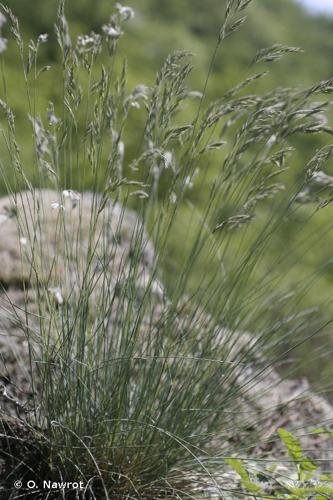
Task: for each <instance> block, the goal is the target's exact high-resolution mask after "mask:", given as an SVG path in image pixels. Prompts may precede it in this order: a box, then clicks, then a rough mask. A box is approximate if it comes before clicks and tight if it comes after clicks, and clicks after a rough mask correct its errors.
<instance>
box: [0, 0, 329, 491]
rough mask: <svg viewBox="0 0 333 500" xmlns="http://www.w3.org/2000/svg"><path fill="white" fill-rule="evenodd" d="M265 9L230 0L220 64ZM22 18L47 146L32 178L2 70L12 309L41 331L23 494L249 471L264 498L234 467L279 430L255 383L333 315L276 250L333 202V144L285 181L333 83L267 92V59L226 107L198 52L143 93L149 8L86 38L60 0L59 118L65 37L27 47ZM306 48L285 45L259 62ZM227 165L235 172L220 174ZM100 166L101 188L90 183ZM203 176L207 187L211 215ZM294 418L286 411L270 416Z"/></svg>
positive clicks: (182, 57) (170, 66)
mask: <svg viewBox="0 0 333 500" xmlns="http://www.w3.org/2000/svg"><path fill="white" fill-rule="evenodd" d="M249 3H250V1H249V0H238V1H228V2H227V3H226V5H227V6H226V11H225V18H224V23H223V26H222V27H221V30H220V33H219V37H218V40H217V45H216V49H215V52H214V54H213V56H212V62H211V64H212V65H213V63H214V58H215V57H216V56H217V54H218V51H219V50H220V47H221V46H222V45H223V42H224V40H225V39H226V38H227V37H228V36H230V35H232V34H233V33H234V32H236V31H237V30H238V29H239V28H240V27H241V25H242V23H243V22H244V21H245V18H244V12H245V10H246V7H247V6H248V4H249ZM2 12H3V15H4V16H5V17H6V18H7V22H8V25H9V28H10V31H11V41H10V43H14V42H16V44H17V50H18V57H19V58H20V59H21V62H22V71H23V75H24V80H25V84H26V103H27V126H30V127H31V136H32V148H33V152H34V171H33V175H31V174H30V173H29V174H28V172H27V169H26V166H25V165H23V164H22V162H21V156H20V144H19V137H18V136H17V133H16V129H15V116H14V112H13V111H12V109H11V105H10V102H7V99H6V71H5V66H4V65H2V78H3V82H2V90H3V94H2V95H3V97H2V98H1V101H0V108H1V112H2V118H1V120H2V123H5V124H6V125H5V126H3V128H2V140H3V149H4V151H5V153H4V157H3V158H4V159H3V160H1V162H0V169H1V174H2V176H3V179H4V181H5V183H6V186H7V191H8V198H7V199H6V200H5V202H4V204H3V206H2V207H1V215H0V217H1V218H0V224H3V227H7V232H8V231H9V232H10V233H11V234H12V235H16V236H15V237H14V236H13V238H14V239H13V240H11V241H10V242H9V241H8V242H5V243H4V244H5V245H12V248H11V252H10V254H11V256H12V257H13V255H15V251H16V257H15V258H16V259H17V260H16V261H15V262H16V267H15V269H14V271H15V272H16V273H17V275H16V278H15V283H16V284H17V283H18V282H20V288H19V294H18V295H15V297H14V295H13V293H12V289H11V286H12V283H13V280H12V275H6V273H5V271H3V275H2V278H1V282H2V288H3V290H2V297H3V299H4V300H5V302H6V305H5V306H2V309H3V310H4V315H5V316H6V318H7V320H8V321H11V322H12V323H13V324H14V323H15V324H16V326H17V328H18V330H19V331H20V334H21V335H23V336H24V338H25V339H26V341H27V346H28V349H27V352H26V358H25V362H26V377H28V379H29V387H30V389H29V390H30V392H29V397H26V396H27V393H25V397H24V398H23V399H24V401H23V402H21V403H20V402H19V400H20V397H19V396H18V395H17V396H16V397H17V400H16V399H15V397H14V398H12V396H10V393H9V392H8V393H4V399H5V400H6V401H7V403H8V405H9V406H10V403H11V404H12V406H13V407H14V409H15V412H16V414H17V415H18V416H19V421H18V422H16V424H14V423H12V424H8V422H6V420H3V422H2V427H3V431H2V434H1V436H2V437H1V439H2V444H3V448H2V449H3V451H2V452H1V457H2V459H3V461H4V465H3V467H2V469H1V474H2V477H3V478H4V479H2V478H1V481H2V486H3V488H4V491H6V494H8V498H20V497H19V496H15V495H18V493H17V492H16V493H15V491H14V489H12V484H13V482H14V479H15V480H21V481H22V482H23V485H26V484H27V480H28V479H29V480H33V481H35V482H36V485H37V489H36V490H34V497H35V498H44V497H45V494H46V493H45V490H43V489H42V488H41V486H40V485H41V484H42V481H43V480H44V479H49V480H54V481H63V482H66V481H73V480H74V479H75V481H83V483H84V485H85V486H84V489H83V490H80V491H78V490H75V491H73V492H71V491H69V490H66V493H64V491H63V490H61V488H60V491H59V488H58V489H57V491H56V492H51V493H49V494H48V495H49V496H48V497H47V498H53V497H52V495H54V498H81V497H82V498H97V499H100V498H128V499H129V498H147V499H148V498H151V499H155V498H195V497H197V498H202V497H203V496H204V495H207V497H209V495H210V494H213V493H211V492H215V493H214V494H215V495H220V496H221V497H222V498H223V497H224V495H225V498H228V497H227V493H226V490H227V489H228V488H229V487H228V486H226V485H227V484H228V482H227V480H226V478H225V477H224V478H222V480H219V479H218V476H217V472H218V471H219V472H221V471H224V470H226V468H227V464H229V466H230V464H231V465H232V466H233V468H234V469H236V472H238V473H239V474H240V476H241V477H242V479H243V485H242V486H241V487H239V489H238V490H235V491H234V493H232V494H234V496H233V497H232V498H236V496H237V495H238V494H239V495H242V494H245V493H244V490H241V488H242V487H243V488H244V487H245V488H246V489H247V490H248V493H246V494H247V495H249V496H252V495H255V494H256V493H257V494H258V495H259V494H261V493H260V492H259V490H257V491H255V487H254V486H253V484H254V483H253V482H252V480H251V477H250V475H248V474H249V473H248V472H247V470H245V469H242V465H240V464H239V463H238V462H235V461H234V462H233V461H232V459H231V457H237V456H240V457H244V456H245V457H246V455H247V453H250V452H251V453H252V451H253V450H254V449H255V447H256V444H257V440H258V439H259V438H260V430H261V429H259V428H258V427H259V426H258V421H257V419H258V414H257V413H256V411H255V410H254V407H253V405H252V406H251V403H248V400H251V389H252V388H253V387H254V386H256V384H258V383H259V382H260V383H262V379H263V377H266V376H267V377H268V376H269V373H270V370H271V369H272V366H273V365H274V364H275V365H276V364H280V363H281V360H283V359H284V358H285V357H286V356H287V355H289V354H290V353H291V352H292V350H293V349H295V348H296V347H300V346H301V345H303V344H304V343H306V342H307V341H308V340H309V339H311V338H312V337H313V336H315V335H319V334H320V332H321V331H322V330H323V329H324V327H325V326H326V325H327V324H328V323H329V321H324V320H323V318H322V316H321V315H320V314H319V309H318V307H315V306H316V305H315V304H314V305H313V307H309V308H306V309H304V307H303V305H302V297H303V295H304V291H305V290H306V287H307V286H309V284H311V282H312V280H313V279H315V278H314V277H313V276H310V277H309V278H307V279H306V280H303V281H302V282H299V283H297V286H296V287H295V288H294V289H293V290H292V292H291V291H290V290H288V289H286V288H285V287H284V283H283V279H282V278H281V276H280V275H279V273H278V272H276V270H277V269H278V266H276V268H274V269H273V270H271V271H269V272H265V273H264V272H263V267H262V262H263V260H264V256H265V253H266V252H269V249H270V245H271V244H272V241H274V233H275V231H276V229H277V228H278V227H279V226H280V225H281V224H284V223H285V221H287V220H288V217H290V216H291V215H292V214H294V213H295V212H296V211H297V210H299V207H300V202H304V201H314V202H316V198H315V194H313V190H311V189H312V187H313V185H314V184H316V185H317V187H318V186H319V187H324V188H325V187H327V186H330V185H331V183H332V180H331V178H328V177H327V176H325V175H323V173H321V170H322V167H323V165H324V163H325V162H326V161H327V160H329V159H330V158H331V156H332V151H333V150H332V147H331V146H329V147H326V148H324V149H322V150H321V151H318V152H317V153H316V154H315V156H314V157H313V159H312V160H311V161H310V162H309V163H308V164H307V165H305V166H304V179H303V181H302V185H301V186H297V187H296V186H291V185H288V184H286V183H285V177H284V174H285V171H286V169H287V167H288V166H289V165H291V164H292V160H291V159H290V158H292V153H293V151H292V148H291V147H290V145H289V140H290V138H292V137H293V136H294V135H295V134H318V133H323V134H324V133H328V134H331V133H332V130H331V129H330V128H329V127H328V125H327V124H326V122H325V121H324V120H323V119H322V116H323V113H325V110H326V108H327V106H328V102H327V101H326V98H327V99H328V96H329V95H330V94H331V93H332V92H333V80H327V81H324V82H321V83H318V84H314V85H312V86H310V87H308V88H305V89H301V88H297V89H293V88H286V89H285V88H278V89H274V90H272V91H270V92H268V93H266V94H260V95H257V94H255V93H251V94H248V93H247V87H248V86H249V85H251V84H252V85H253V83H255V82H256V80H257V79H258V78H262V77H264V76H265V75H264V74H263V73H260V72H258V73H257V72H256V71H255V70H254V73H253V75H251V76H250V77H249V78H247V79H246V80H245V81H244V82H241V83H239V85H237V86H236V87H234V88H232V89H230V90H229V91H228V92H227V93H225V94H224V95H222V96H221V98H220V99H219V100H218V101H216V102H213V103H210V102H207V99H206V89H207V86H208V85H209V74H208V76H207V78H206V81H205V82H204V85H203V92H202V93H199V92H197V91H193V90H191V89H190V88H189V87H188V79H189V76H190V73H191V71H192V60H193V58H192V55H191V54H188V53H184V52H177V53H174V54H172V55H170V56H169V57H168V58H167V60H166V61H165V63H164V65H163V67H162V68H161V70H160V71H159V72H158V74H157V76H156V80H155V82H154V84H153V85H151V86H147V85H145V84H138V85H137V86H136V87H135V88H134V89H128V88H127V62H126V61H119V58H118V44H119V43H120V40H121V38H122V37H123V36H125V32H126V26H127V23H128V22H130V21H131V18H132V17H133V15H134V14H135V13H134V11H133V10H132V9H131V8H128V7H124V6H121V5H119V4H117V5H116V7H115V9H114V12H113V14H112V16H111V18H110V20H109V22H108V23H106V24H105V25H103V26H101V29H100V31H99V33H90V34H89V35H81V36H79V37H78V38H77V39H73V38H72V36H71V32H70V29H69V25H68V22H67V19H66V17H65V9H64V2H63V1H60V3H59V9H58V19H57V23H56V36H57V41H58V45H59V54H60V55H59V57H61V60H62V74H61V75H57V81H56V83H55V84H56V85H59V86H61V87H62V89H63V93H62V101H61V102H60V103H52V102H50V104H49V107H48V109H46V110H44V109H43V110H40V109H39V106H38V85H39V81H40V79H41V78H42V77H43V73H44V72H45V71H49V70H50V69H49V67H48V66H44V67H40V66H39V59H38V57H39V51H40V50H42V46H43V44H46V43H48V37H47V35H44V34H41V35H40V36H39V37H38V39H37V40H35V41H30V42H29V43H28V45H26V43H25V41H24V40H23V38H22V36H21V32H20V28H19V23H18V20H17V18H16V17H15V16H14V15H13V13H12V12H11V11H10V9H9V8H7V7H6V6H2ZM1 19H2V18H1ZM1 40H2V39H1ZM3 43H4V42H3ZM0 48H1V44H0ZM0 50H1V49H0ZM295 51H297V49H295V48H293V47H292V48H290V47H284V46H280V45H275V46H273V47H271V48H269V49H267V50H262V51H260V52H259V53H258V54H257V55H256V56H255V57H254V60H253V66H254V65H255V64H258V63H262V62H272V61H275V60H277V59H279V58H280V57H282V56H284V55H285V54H286V53H289V52H295ZM4 52H5V51H4ZM1 57H5V54H1ZM322 96H324V97H325V99H323V98H322ZM193 100H196V101H195V102H196V103H197V104H196V105H193ZM188 101H190V102H191V103H192V104H191V106H190V108H188V107H187V103H188ZM189 109H190V111H189ZM135 113H137V114H139V117H140V123H141V124H142V126H141V128H140V130H139V133H138V137H140V140H139V141H138V150H137V155H136V157H135V158H131V159H128V158H127V157H126V152H127V150H126V140H127V129H126V127H127V124H128V122H129V121H130V120H131V119H132V117H133V114H135ZM211 161H214V162H218V163H219V165H220V169H219V174H218V176H214V178H211V177H210V172H209V166H210V162H211ZM83 175H84V176H87V175H89V176H90V178H91V192H89V193H87V192H85V193H82V192H81V191H80V176H81V177H82V176H83ZM194 183H202V185H203V186H204V189H207V204H206V206H205V209H204V210H203V211H200V212H199V211H198V210H197V208H196V203H195V200H193V199H192V198H191V188H192V186H193V184H194ZM311 186H312V187H311ZM208 193H209V194H208ZM305 198H306V199H305ZM329 201H330V199H329V198H327V199H326V200H325V203H324V202H323V201H322V200H321V201H320V207H321V208H323V207H324V206H326V205H327V204H328V203H329ZM133 207H135V208H136V214H135V213H134V212H132V210H131V209H132V208H133ZM317 209H319V207H316V210H317ZM184 210H190V214H191V220H190V221H189V224H187V223H186V224H184V220H185V219H184ZM8 228H9V229H8ZM179 229H180V230H181V237H182V238H183V239H184V253H183V255H182V256H180V258H179V260H178V264H177V266H176V267H173V263H172V262H171V263H170V257H169V254H168V249H169V245H170V241H171V240H172V238H173V236H174V234H175V232H177V234H179ZM7 234H8V233H7ZM15 238H16V239H15ZM15 249H16V250H15ZM12 257H11V258H12ZM285 257H286V256H285V255H281V260H282V261H283V259H284V258H285ZM211 262H214V266H213V269H212V268H211V266H210V264H211ZM194 275H195V280H194V281H193V279H194ZM11 280H12V281H11ZM194 282H195V283H196V286H193V283H194ZM248 332H252V333H248ZM295 363H297V362H296V361H295ZM266 390H267V387H266ZM18 394H19V392H18ZM6 398H7V399H6ZM11 398H12V401H11ZM275 411H276V408H275V407H272V408H268V409H267V413H266V414H265V415H264V418H263V422H262V426H263V427H265V426H266V425H269V422H270V418H271V415H272V414H273V413H274V412H275ZM22 421H23V422H24V425H23V424H22ZM4 436H5V437H4ZM22 443H24V444H23V445H22V446H21V444H22ZM302 457H303V455H302ZM226 459H229V462H226ZM230 460H231V461H230ZM295 460H296V462H297V460H300V458H299V457H298V458H297V457H296V459H295ZM302 460H303V462H304V463H305V459H304V457H303V458H302ZM303 462H302V463H303ZM242 475H243V476H242ZM302 480H303V479H302ZM279 487H280V488H282V486H281V485H280V486H279ZM260 488H261V487H260ZM23 491H24V492H25V489H24V488H23V490H22V492H23ZM242 491H243V492H242ZM260 491H261V490H260ZM258 492H259V493H258ZM28 493H29V492H27V493H22V494H27V495H28ZM283 494H284V493H283ZM285 494H286V495H289V493H288V491H287V492H286V493H285ZM292 494H293V493H292V491H291V493H290V495H292ZM38 495H39V496H38ZM43 495H44V496H43ZM57 495H58V496H57ZM200 495H201V496H200ZM254 497H255V496H253V498H254ZM27 498H28V496H27ZM229 498H230V497H229ZM240 498H241V496H240ZM256 498H260V496H257V497H256ZM266 498H269V497H267V496H266ZM270 498H272V497H270ZM281 498H294V497H292V496H283V497H281Z"/></svg>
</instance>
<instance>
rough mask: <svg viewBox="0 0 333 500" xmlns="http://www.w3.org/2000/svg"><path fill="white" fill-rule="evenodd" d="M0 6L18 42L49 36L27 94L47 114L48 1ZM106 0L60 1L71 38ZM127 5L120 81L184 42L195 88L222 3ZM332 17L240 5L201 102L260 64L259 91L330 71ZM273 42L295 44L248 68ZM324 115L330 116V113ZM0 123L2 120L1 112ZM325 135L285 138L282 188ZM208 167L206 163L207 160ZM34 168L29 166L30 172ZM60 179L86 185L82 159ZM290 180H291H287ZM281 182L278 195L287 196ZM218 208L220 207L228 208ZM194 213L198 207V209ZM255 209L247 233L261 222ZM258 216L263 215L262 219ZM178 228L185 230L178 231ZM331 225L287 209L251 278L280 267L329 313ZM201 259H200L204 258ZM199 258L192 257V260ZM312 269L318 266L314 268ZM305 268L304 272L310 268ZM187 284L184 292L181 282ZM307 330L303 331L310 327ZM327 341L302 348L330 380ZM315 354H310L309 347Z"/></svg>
mask: <svg viewBox="0 0 333 500" xmlns="http://www.w3.org/2000/svg"><path fill="white" fill-rule="evenodd" d="M7 4H8V6H9V7H10V8H11V9H12V10H13V12H14V13H15V15H17V16H18V18H19V20H20V24H21V29H22V31H23V33H24V36H25V38H26V39H27V40H29V39H30V38H31V39H33V40H36V39H37V37H38V35H40V34H41V33H48V34H49V41H48V43H46V44H43V46H42V47H41V51H40V56H39V62H40V64H41V66H43V65H51V69H50V70H49V71H45V72H44V73H43V74H42V75H41V76H40V78H39V83H38V99H36V101H35V102H36V109H35V110H34V111H35V112H36V114H40V115H41V116H42V117H43V118H44V119H46V115H47V109H48V105H49V102H50V101H51V102H53V103H54V106H55V109H56V110H57V104H59V103H60V102H61V91H62V89H61V88H59V83H57V82H59V81H60V80H57V77H58V76H59V73H60V71H61V61H60V60H59V53H58V51H57V44H56V36H55V33H54V22H55V19H56V11H57V0H47V1H45V0H34V2H33V3H32V4H29V5H28V3H27V1H26V0H8V2H7ZM112 5H113V4H112V2H110V0H94V1H92V0H67V6H66V13H67V18H68V20H69V22H70V26H71V30H72V36H73V39H74V37H75V36H77V35H79V34H82V33H84V34H86V33H89V32H90V31H92V30H93V31H95V32H98V33H99V32H101V26H102V24H104V23H105V22H107V20H108V18H109V16H110V13H111V8H112ZM129 5H130V6H131V7H133V8H134V9H135V12H136V16H135V18H134V19H133V20H132V21H131V22H130V23H129V24H128V27H127V29H128V32H127V33H126V36H124V37H123V38H122V39H121V41H120V49H119V57H118V60H119V68H118V70H120V68H121V65H122V60H123V59H124V58H125V57H126V58H127V61H128V88H129V91H130V90H131V89H133V88H134V87H135V86H136V85H138V84H146V85H152V84H153V83H154V79H155V75H156V72H157V71H158V70H159V69H160V67H161V65H162V63H163V61H164V60H165V58H166V56H167V55H168V54H169V53H170V52H172V51H174V50H187V51H190V52H191V53H194V55H195V57H194V61H193V62H194V70H193V72H192V74H191V76H190V80H189V85H190V87H191V88H192V89H194V90H198V91H202V90H203V87H204V84H205V78H206V75H207V73H208V70H209V67H210V61H211V57H212V53H213V51H214V47H215V45H216V39H217V35H218V32H219V29H220V26H221V23H222V20H223V14H224V7H225V2H224V1H221V0H205V1H204V2H203V1H202V0H136V1H135V2H132V3H131V2H129ZM332 33H333V19H328V18H325V17H311V16H309V15H308V14H307V13H306V12H305V11H304V10H303V9H302V8H301V7H300V6H299V4H297V3H295V2H293V1H292V0H278V1H277V0H254V2H253V4H252V5H251V6H250V8H249V9H248V19H247V22H246V23H245V25H244V26H243V28H242V29H241V30H240V31H239V32H238V33H237V34H235V35H234V36H232V37H230V38H229V39H228V40H227V41H226V43H225V44H223V46H222V47H221V49H220V50H219V51H218V54H217V57H216V58H215V59H214V63H213V67H212V74H211V78H210V81H209V85H208V88H207V97H206V99H207V102H209V100H215V99H217V98H219V97H221V96H222V94H223V93H224V92H225V91H227V90H228V89H229V88H231V87H233V86H234V85H236V84H238V83H239V82H240V81H242V80H244V79H245V78H246V77H248V76H249V75H251V74H253V73H255V72H258V70H259V71H266V70H268V71H269V74H268V75H267V76H266V77H265V78H262V79H259V80H257V81H255V82H254V83H253V84H252V86H251V88H250V90H248V89H247V92H253V93H261V92H266V91H269V90H270V89H272V88H275V87H279V86H288V87H290V86H296V87H306V86H308V85H311V84H313V83H315V82H318V81H320V80H322V79H328V78H330V77H331V76H332V75H333V59H332V57H331V55H332V49H333V37H332ZM4 36H6V37H7V38H8V39H9V40H10V41H9V44H8V50H7V52H6V54H4V55H5V57H4V58H3V59H4V61H3V69H4V71H5V73H6V83H5V84H4V83H3V84H2V85H1V87H0V93H3V92H4V86H5V87H6V101H8V102H9V104H10V105H11V107H12V109H13V111H14V114H15V117H16V125H17V130H18V132H19V138H20V148H21V151H22V158H23V161H24V164H25V165H26V169H27V171H29V168H30V167H29V165H31V164H32V163H33V161H32V155H33V151H32V148H31V144H32V129H31V124H30V122H29V119H28V112H29V109H28V107H27V95H26V89H25V85H24V79H23V75H22V68H21V66H20V65H19V64H18V61H19V58H18V51H17V47H16V46H15V44H14V43H13V41H12V39H10V34H9V33H8V30H7V31H6V27H5V28H4ZM275 43H281V44H286V45H291V46H296V47H301V48H302V49H303V50H304V52H302V53H299V54H291V55H290V56H288V57H285V58H283V59H282V60H281V61H279V62H277V63H275V64H273V65H269V66H267V65H262V67H261V66H259V68H256V69H253V68H252V67H251V61H252V60H253V57H254V55H255V54H256V52H257V51H258V50H259V49H262V48H264V47H268V46H271V45H273V44H275ZM191 102H192V104H190V105H189V108H188V109H184V123H186V118H187V117H191V116H192V115H191V112H193V110H195V109H197V106H198V101H197V100H195V99H193V101H191ZM143 120H144V116H143V114H142V113H140V111H138V112H137V113H133V114H132V118H131V120H130V123H131V125H130V128H129V129H128V130H127V132H126V154H125V161H126V163H127V164H129V163H130V161H131V160H132V159H133V158H134V157H135V156H136V155H137V154H138V145H139V141H140V139H141V135H142V126H143V123H144V121H143ZM329 121H330V120H329ZM0 123H1V125H3V123H4V122H2V118H1V122H0ZM330 142H331V137H330V135H326V136H325V135H323V134H318V135H313V134H311V135H309V136H305V137H304V135H303V136H302V137H297V136H294V137H293V139H291V140H290V146H292V147H295V149H296V152H295V154H293V156H292V157H291V159H290V160H288V161H287V164H286V167H288V171H287V172H286V173H285V182H286V184H287V185H288V186H293V190H295V189H297V186H301V185H302V183H303V180H304V175H305V166H306V163H307V162H308V161H309V159H310V158H311V157H312V156H313V155H314V153H315V152H316V150H318V149H319V148H320V147H322V146H324V145H325V144H328V143H330ZM0 154H1V157H2V158H1V159H2V163H3V164H4V165H5V169H6V172H7V175H8V172H10V168H11V165H10V163H9V158H7V156H6V152H5V150H4V149H2V150H0ZM219 158H220V157H219V156H218V154H217V155H216V156H214V155H213V156H212V157H211V159H210V160H209V165H208V164H207V165H205V163H204V161H205V160H203V164H202V165H201V167H203V168H202V171H204V173H203V174H201V173H199V175H198V178H197V181H196V182H194V186H193V189H192V191H191V194H190V195H189V197H188V204H186V205H184V207H183V214H182V221H183V222H182V225H180V226H179V228H178V230H175V232H174V236H173V240H172V242H171V244H170V248H169V253H168V255H169V257H168V262H169V263H168V265H167V268H166V269H165V270H164V276H163V279H164V280H165V281H166V282H167V283H169V284H170V286H171V283H172V281H173V280H172V276H173V275H174V274H176V273H177V268H178V266H179V265H180V263H181V261H182V258H183V255H184V253H183V246H184V236H185V234H186V236H187V237H188V238H190V233H191V227H192V225H193V224H195V222H193V213H194V212H193V208H192V204H195V207H196V212H195V213H196V214H197V221H200V207H201V208H203V207H204V206H205V203H206V202H207V196H208V189H205V186H208V182H209V180H210V179H212V178H213V177H214V176H216V175H217V172H218V170H219V168H220V165H221V159H219ZM208 167H209V168H208ZM325 171H326V173H328V174H333V168H332V166H331V165H326V170H325ZM31 175H33V174H31ZM63 182H64V186H65V185H66V187H69V183H70V187H71V188H77V189H80V190H82V189H89V188H91V185H90V182H91V178H90V176H89V173H88V170H87V168H86V166H85V165H80V166H79V169H76V170H75V171H74V174H73V171H71V178H66V174H65V178H64V180H63ZM295 186H296V188H295ZM5 191H6V186H5V183H4V181H3V180H2V179H0V192H1V193H2V194H3V193H5ZM290 192H291V191H290V190H288V189H286V190H285V192H283V193H281V194H280V195H279V196H280V197H284V196H285V197H287V196H290ZM272 209H274V210H278V209H279V205H278V204H276V203H275V204H272V203H269V202H267V203H265V202H264V203H263V204H262V207H261V210H262V212H266V216H267V212H269V211H270V210H272ZM222 210H225V211H226V212H227V211H228V207H223V208H222ZM198 211H199V212H198ZM260 220H261V219H260V216H259V217H258V220H257V222H256V223H255V224H254V226H253V228H252V229H251V231H255V230H256V228H258V227H260ZM263 220H265V218H263ZM184 228H186V231H185V229H184ZM332 248H333V231H332V212H331V206H330V205H328V206H327V207H326V208H325V209H324V210H320V211H318V210H316V206H315V205H311V204H310V205H305V206H300V207H299V209H298V210H297V211H295V212H294V213H292V214H291V215H290V216H289V218H288V220H286V221H285V222H284V223H281V225H280V226H279V228H278V229H277V230H276V233H275V234H274V235H273V237H272V242H271V244H270V247H269V250H268V251H267V255H265V257H264V259H263V263H262V266H261V268H260V269H258V270H256V272H255V277H254V278H253V279H255V280H256V282H258V280H260V279H261V278H262V277H265V276H266V275H271V274H272V275H274V274H275V276H279V275H283V277H284V282H285V285H286V286H287V288H288V289H289V290H290V291H291V292H293V291H294V290H295V287H296V284H297V286H299V283H300V282H301V281H303V283H304V290H302V301H303V303H304V307H312V306H313V305H317V304H318V303H320V304H321V309H320V314H321V315H322V317H323V321H325V320H326V319H327V320H329V319H330V317H331V314H332V313H333V307H332V305H331V303H330V295H331V289H332V285H333V260H332ZM286 249H287V250H288V252H287V253H288V255H287V258H286V257H285V258H284V259H283V261H282V262H279V258H280V256H281V255H282V254H285V250H286ZM202 259H203V260H202V261H201V264H202V265H205V266H207V262H204V257H203V258H202ZM199 264H200V263H199ZM214 266H217V263H215V262H214V259H212V258H211V256H210V261H209V267H210V272H211V273H213V272H215V267H214ZM315 269H321V272H320V273H318V272H315ZM312 275H313V276H314V278H313V279H312V278H311V276H312ZM196 276H199V274H198V275H196V273H195V270H194V271H193V280H192V282H191V283H190V289H191V288H192V289H193V290H195V288H196V287H198V286H200V282H199V281H198V280H199V278H198V279H197V278H196ZM189 291H190V290H189ZM283 314H284V310H283V305H281V304H279V305H276V307H274V305H272V318H273V319H278V318H279V317H280V315H281V316H282V315H283ZM309 335H311V332H309ZM327 343H330V344H331V345H333V339H332V335H331V330H330V327H328V328H326V329H324V330H323V331H322V332H320V335H318V336H317V337H316V338H315V339H314V340H313V342H312V346H313V350H312V352H311V353H310V355H309V353H308V352H303V353H302V356H303V358H304V366H305V367H306V374H307V375H308V376H309V377H310V378H311V379H312V380H315V381H317V380H318V379H319V378H320V379H321V381H324V380H329V377H330V376H331V375H332V373H333V366H332V362H331V356H330V351H329V349H327ZM314 353H315V354H314Z"/></svg>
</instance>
